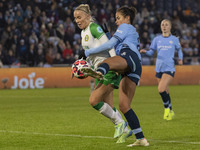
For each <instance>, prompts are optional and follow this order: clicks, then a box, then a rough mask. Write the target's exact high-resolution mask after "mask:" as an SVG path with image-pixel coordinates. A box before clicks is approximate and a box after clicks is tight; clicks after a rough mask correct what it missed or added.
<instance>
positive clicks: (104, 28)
mask: <svg viewBox="0 0 200 150" xmlns="http://www.w3.org/2000/svg"><path fill="white" fill-rule="evenodd" d="M101 28H102V29H103V32H105V33H107V32H109V31H108V28H107V25H106V24H105V23H104V24H102V25H101Z"/></svg>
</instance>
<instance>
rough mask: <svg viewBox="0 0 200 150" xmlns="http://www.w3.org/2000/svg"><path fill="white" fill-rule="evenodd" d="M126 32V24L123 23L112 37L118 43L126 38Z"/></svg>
mask: <svg viewBox="0 0 200 150" xmlns="http://www.w3.org/2000/svg"><path fill="white" fill-rule="evenodd" d="M127 32H128V26H127V24H125V23H123V24H121V25H120V26H119V27H118V29H117V31H116V32H115V33H114V35H113V36H114V37H115V38H117V39H118V40H119V41H120V42H122V41H123V39H124V38H125V37H126V36H127Z"/></svg>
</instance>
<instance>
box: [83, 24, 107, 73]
mask: <svg viewBox="0 0 200 150" xmlns="http://www.w3.org/2000/svg"><path fill="white" fill-rule="evenodd" d="M81 37H82V42H81V43H82V47H83V49H84V50H87V49H90V48H94V47H98V46H100V45H102V44H103V43H105V42H107V41H108V38H107V36H106V35H105V33H104V32H103V30H102V28H101V27H100V26H99V25H98V24H96V23H93V22H91V23H90V25H89V26H88V27H87V28H86V29H84V30H82V31H81ZM108 57H110V55H109V52H108V51H104V52H101V53H98V54H92V55H90V56H88V57H87V60H88V59H89V60H90V61H91V63H92V65H93V66H94V68H95V69H96V68H97V66H98V64H99V63H101V62H102V61H103V60H104V59H106V58H108Z"/></svg>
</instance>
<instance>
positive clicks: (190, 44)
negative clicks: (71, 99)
mask: <svg viewBox="0 0 200 150" xmlns="http://www.w3.org/2000/svg"><path fill="white" fill-rule="evenodd" d="M81 3H88V4H89V5H90V8H91V10H92V16H94V18H95V19H96V22H97V23H98V24H100V25H101V24H103V23H106V24H107V26H108V28H109V30H110V32H111V35H112V34H113V33H114V31H115V29H116V26H115V10H116V8H119V7H120V6H122V5H127V6H134V7H135V8H136V9H137V11H138V14H137V16H136V19H135V21H134V24H135V27H136V29H137V30H138V33H139V34H140V42H141V44H140V48H146V49H148V48H149V46H150V43H151V41H152V39H153V38H154V37H155V36H156V35H158V34H160V33H161V31H160V22H161V20H162V19H170V20H171V21H172V26H173V28H172V34H174V35H176V36H178V37H179V39H180V42H181V45H182V50H183V54H184V64H185V65H199V64H200V9H198V8H200V4H199V3H198V1H195V0H176V1H174V0H23V1H22V0H1V1H0V67H10V66H12V67H21V66H28V67H50V66H61V64H64V65H67V64H68V65H70V64H72V63H73V62H74V61H75V60H76V59H77V58H78V56H79V54H80V51H81V50H82V47H81V37H80V30H79V29H78V27H77V26H76V24H75V22H74V18H73V10H74V8H75V7H76V6H78V5H79V4H81ZM142 63H143V64H144V65H152V64H154V63H155V59H154V58H149V57H147V56H145V55H144V56H143V57H142Z"/></svg>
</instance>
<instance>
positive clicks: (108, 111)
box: [93, 102, 123, 124]
mask: <svg viewBox="0 0 200 150" xmlns="http://www.w3.org/2000/svg"><path fill="white" fill-rule="evenodd" d="M93 108H95V109H96V110H98V111H99V112H100V113H101V114H102V115H104V116H105V117H107V118H109V119H110V120H111V121H112V122H113V123H114V124H118V123H121V122H122V121H123V119H122V117H121V118H120V116H119V115H118V114H117V112H118V111H117V110H116V111H114V110H113V109H112V107H110V105H108V104H107V103H104V102H99V103H98V104H97V105H95V106H93Z"/></svg>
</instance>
